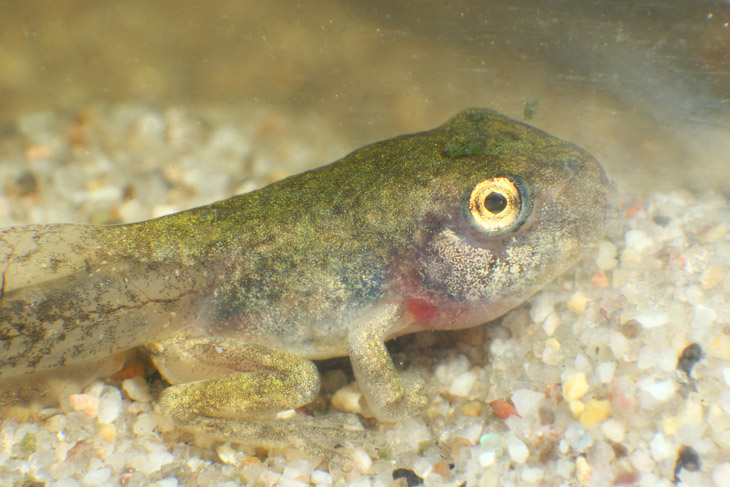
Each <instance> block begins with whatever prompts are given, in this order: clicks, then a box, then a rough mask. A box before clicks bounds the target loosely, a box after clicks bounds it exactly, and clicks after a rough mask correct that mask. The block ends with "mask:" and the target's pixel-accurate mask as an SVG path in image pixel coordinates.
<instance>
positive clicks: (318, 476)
mask: <svg viewBox="0 0 730 487" xmlns="http://www.w3.org/2000/svg"><path fill="white" fill-rule="evenodd" d="M310 479H311V480H312V483H313V484H315V485H321V486H325V485H332V474H330V473H329V472H325V471H324V470H315V471H314V472H312V476H311V477H310Z"/></svg>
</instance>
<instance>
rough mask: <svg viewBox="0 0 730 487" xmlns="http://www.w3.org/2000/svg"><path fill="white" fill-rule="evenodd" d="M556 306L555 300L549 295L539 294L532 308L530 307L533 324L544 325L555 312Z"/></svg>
mask: <svg viewBox="0 0 730 487" xmlns="http://www.w3.org/2000/svg"><path fill="white" fill-rule="evenodd" d="M554 306H555V298H554V297H553V296H552V295H550V294H548V293H541V294H538V295H537V296H536V297H535V299H533V300H532V306H531V307H530V318H532V322H533V323H542V322H543V321H545V318H547V317H548V315H549V314H550V313H552V312H553V307H554Z"/></svg>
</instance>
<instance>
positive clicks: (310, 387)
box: [148, 335, 367, 457]
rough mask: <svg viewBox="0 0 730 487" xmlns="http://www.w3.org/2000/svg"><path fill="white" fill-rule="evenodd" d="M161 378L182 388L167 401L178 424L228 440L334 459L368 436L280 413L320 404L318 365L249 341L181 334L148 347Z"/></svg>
mask: <svg viewBox="0 0 730 487" xmlns="http://www.w3.org/2000/svg"><path fill="white" fill-rule="evenodd" d="M148 349H149V350H150V352H151V354H152V360H153V362H154V363H155V366H156V367H157V368H158V370H159V371H160V374H161V375H162V376H163V377H164V378H165V379H166V380H167V381H168V382H170V383H172V384H175V385H173V386H171V387H168V388H167V389H165V390H164V391H163V393H162V395H161V397H160V401H159V406H160V409H161V412H162V413H163V414H165V415H167V416H168V417H170V418H171V419H172V420H173V421H174V422H175V423H176V424H178V425H180V426H182V427H185V428H188V429H192V430H197V431H204V432H207V433H210V434H213V435H214V436H216V437H219V438H221V439H225V440H232V441H237V442H240V443H246V444H251V445H256V446H264V447H268V448H285V449H298V450H301V451H305V452H307V453H310V454H312V455H316V456H327V457H329V456H332V455H333V454H336V451H335V448H336V447H337V446H338V445H342V444H343V442H344V441H353V440H362V439H364V438H366V437H367V434H366V432H364V431H355V430H351V429H347V428H345V427H344V424H343V422H342V421H341V419H342V418H339V419H332V418H310V417H307V416H304V415H298V416H299V417H298V418H295V419H290V420H279V419H275V413H277V412H279V411H282V410H287V409H293V408H297V407H299V406H303V405H305V404H308V403H309V402H311V401H312V400H314V399H315V397H316V396H317V393H318V392H319V373H318V371H317V369H316V367H315V366H314V364H313V363H312V362H311V361H310V360H306V359H304V358H302V357H299V356H297V355H294V354H291V353H288V352H283V351H280V350H274V349H271V348H268V347H264V346H261V345H256V344H252V343H248V342H245V341H243V340H236V339H228V338H213V337H209V338H191V337H186V336H184V335H178V336H176V337H173V338H171V339H168V340H165V341H162V342H158V343H154V344H152V345H149V346H148Z"/></svg>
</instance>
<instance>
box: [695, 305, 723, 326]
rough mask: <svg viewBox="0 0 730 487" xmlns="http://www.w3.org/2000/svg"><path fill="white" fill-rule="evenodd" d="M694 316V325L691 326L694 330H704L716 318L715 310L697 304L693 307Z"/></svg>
mask: <svg viewBox="0 0 730 487" xmlns="http://www.w3.org/2000/svg"><path fill="white" fill-rule="evenodd" d="M693 308H694V315H693V317H692V324H691V325H690V327H691V329H692V330H703V329H705V328H707V327H708V326H710V325H711V324H712V323H713V322H714V321H715V318H716V316H717V315H716V314H715V310H713V309H712V308H708V307H707V306H703V305H701V304H696V305H694V306H693Z"/></svg>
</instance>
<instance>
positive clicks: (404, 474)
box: [393, 468, 423, 487]
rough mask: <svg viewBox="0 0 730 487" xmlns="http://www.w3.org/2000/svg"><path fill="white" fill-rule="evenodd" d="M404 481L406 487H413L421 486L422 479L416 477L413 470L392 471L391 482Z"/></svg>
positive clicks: (398, 469) (399, 469) (397, 469)
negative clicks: (406, 483)
mask: <svg viewBox="0 0 730 487" xmlns="http://www.w3.org/2000/svg"><path fill="white" fill-rule="evenodd" d="M401 478H403V479H406V482H408V487H414V486H416V485H423V479H422V478H421V477H419V476H418V475H416V473H415V472H414V471H413V470H410V469H407V468H396V469H395V470H393V480H398V479H401Z"/></svg>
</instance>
